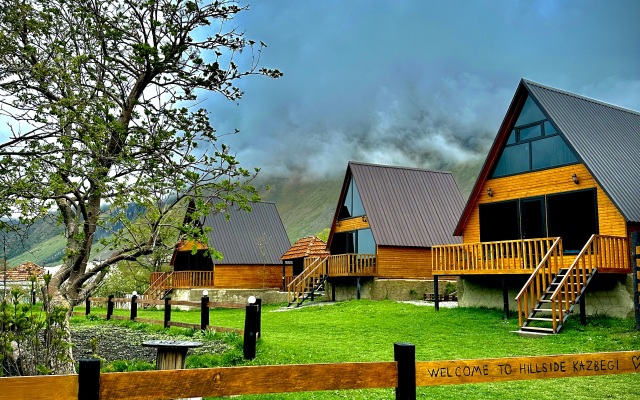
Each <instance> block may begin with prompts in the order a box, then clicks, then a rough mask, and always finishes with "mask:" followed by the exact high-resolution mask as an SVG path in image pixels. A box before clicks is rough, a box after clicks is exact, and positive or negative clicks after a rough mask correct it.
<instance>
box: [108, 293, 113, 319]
mask: <svg viewBox="0 0 640 400" xmlns="http://www.w3.org/2000/svg"><path fill="white" fill-rule="evenodd" d="M113 297H114V296H113V295H112V294H110V295H109V297H107V319H111V316H112V315H113Z"/></svg>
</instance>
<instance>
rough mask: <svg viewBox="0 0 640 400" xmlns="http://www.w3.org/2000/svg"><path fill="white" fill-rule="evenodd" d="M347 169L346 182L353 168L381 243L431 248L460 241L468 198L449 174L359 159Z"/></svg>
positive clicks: (376, 235) (370, 221) (367, 213)
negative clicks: (459, 229) (458, 232)
mask: <svg viewBox="0 0 640 400" xmlns="http://www.w3.org/2000/svg"><path fill="white" fill-rule="evenodd" d="M348 168H349V170H348V171H347V176H346V178H345V180H346V179H348V178H349V171H351V174H352V175H353V178H354V180H355V183H356V186H357V188H358V192H359V193H360V198H361V200H362V205H363V207H364V210H365V213H366V215H367V219H368V221H369V225H370V226H371V231H372V233H373V238H374V240H375V242H376V244H378V245H382V246H407V247H431V246H435V245H438V244H448V243H461V238H460V237H454V236H452V232H453V230H454V228H455V226H456V223H457V222H458V218H459V217H460V213H461V212H462V210H463V208H464V200H463V198H462V195H461V194H460V190H459V189H458V186H457V185H456V182H455V181H454V179H453V175H452V174H451V173H450V172H438V171H428V170H424V169H416V168H405V167H393V166H386V165H373V164H363V163H357V162H350V163H349V167H348ZM344 196H345V193H343V194H342V196H341V197H340V203H339V205H341V204H342V202H343V200H344ZM339 208H340V207H338V210H339ZM336 218H337V214H336Z"/></svg>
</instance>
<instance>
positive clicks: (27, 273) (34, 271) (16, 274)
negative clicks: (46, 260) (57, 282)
mask: <svg viewBox="0 0 640 400" xmlns="http://www.w3.org/2000/svg"><path fill="white" fill-rule="evenodd" d="M45 272H46V271H45V269H44V268H43V267H41V266H39V265H36V264H34V263H32V262H30V261H27V262H24V263H22V264H20V265H19V266H17V267H16V268H14V269H8V270H7V281H8V282H26V281H28V280H29V277H31V276H33V275H35V276H36V277H37V278H38V279H40V278H42V276H43V275H44V274H45ZM3 279H4V272H2V271H0V280H3Z"/></svg>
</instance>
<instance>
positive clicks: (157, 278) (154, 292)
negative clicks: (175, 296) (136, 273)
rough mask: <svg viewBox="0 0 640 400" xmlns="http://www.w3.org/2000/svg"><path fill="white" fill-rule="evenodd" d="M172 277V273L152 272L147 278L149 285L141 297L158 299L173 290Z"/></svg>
mask: <svg viewBox="0 0 640 400" xmlns="http://www.w3.org/2000/svg"><path fill="white" fill-rule="evenodd" d="M172 277H173V272H152V273H151V276H150V277H149V281H150V282H151V284H150V285H149V288H148V289H147V290H146V291H145V292H144V294H143V295H142V296H141V297H142V298H145V299H160V298H161V297H162V296H164V294H165V293H167V292H168V291H169V290H171V289H172V288H173V286H172Z"/></svg>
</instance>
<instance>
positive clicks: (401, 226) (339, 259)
mask: <svg viewBox="0 0 640 400" xmlns="http://www.w3.org/2000/svg"><path fill="white" fill-rule="evenodd" d="M463 206H464V200H463V198H462V195H461V194H460V191H459V189H458V186H457V185H456V183H455V181H454V179H453V176H452V174H451V173H450V172H440V171H428V170H424V169H417V168H406V167H395V166H386V165H374V164H365V163H358V162H350V163H349V164H348V166H347V171H346V173H345V178H344V183H343V186H342V191H341V193H340V198H339V200H338V204H337V206H336V211H335V214H334V218H333V223H332V225H331V231H330V233H329V238H328V242H327V248H328V249H329V251H330V253H331V254H330V255H329V256H326V257H321V258H306V259H305V265H304V267H305V268H304V271H303V273H301V274H299V275H298V276H296V277H295V278H294V279H293V281H292V282H291V283H290V284H289V285H288V289H289V301H290V302H291V303H299V302H301V301H303V300H304V299H305V298H306V297H307V296H310V295H312V294H313V292H314V291H315V290H316V289H317V288H319V287H321V286H323V285H324V283H325V281H328V283H329V285H328V286H329V287H330V288H331V298H332V299H334V300H335V299H336V289H337V290H338V291H339V294H338V298H339V299H345V298H360V296H361V294H362V293H363V292H364V291H363V290H361V288H362V286H363V285H364V284H365V283H366V285H367V288H368V289H367V290H366V292H367V293H369V294H370V293H371V292H373V291H375V290H376V289H375V286H376V284H377V283H379V282H381V281H382V280H384V281H388V280H430V279H431V278H432V277H433V275H432V273H431V264H432V262H431V254H432V252H431V247H432V246H434V245H437V244H444V243H460V242H461V238H459V237H457V238H456V237H454V236H452V234H451V232H453V230H454V228H455V225H456V222H457V221H458V218H459V216H460V213H461V212H462V209H463ZM408 290H409V289H407V291H408ZM385 296H386V297H387V296H388V297H389V298H391V297H393V295H392V294H391V293H389V294H387V295H385ZM369 297H371V298H374V297H375V296H369Z"/></svg>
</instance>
